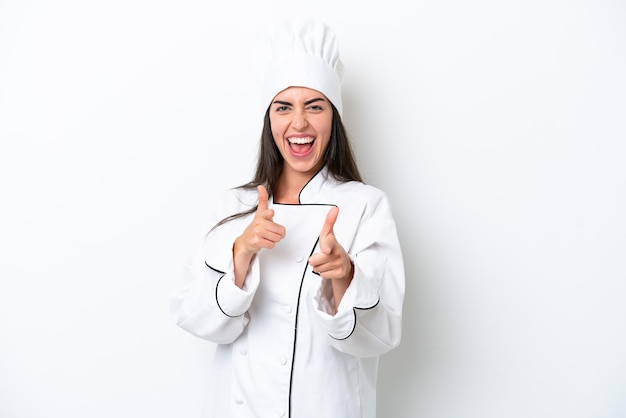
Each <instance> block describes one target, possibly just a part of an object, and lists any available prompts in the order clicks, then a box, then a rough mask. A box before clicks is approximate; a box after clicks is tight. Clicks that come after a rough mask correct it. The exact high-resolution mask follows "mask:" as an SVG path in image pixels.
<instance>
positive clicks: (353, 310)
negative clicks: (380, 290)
mask: <svg viewBox="0 0 626 418" xmlns="http://www.w3.org/2000/svg"><path fill="white" fill-rule="evenodd" d="M379 303H380V299H378V300H377V301H376V303H375V304H373V305H372V306H370V307H369V308H359V307H354V308H352V313H353V314H354V326H353V327H352V331H350V334H348V335H347V336H345V337H343V338H336V337H333V336H332V335H330V334H328V335H329V336H330V338H332V339H335V340H337V341H343V340H347V339H348V338H350V336H351V335H352V334H353V333H354V330H355V329H356V310H357V309H358V310H360V311H368V310H370V309H374V308H375V307H377V306H378V304H379Z"/></svg>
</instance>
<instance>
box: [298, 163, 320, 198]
mask: <svg viewBox="0 0 626 418" xmlns="http://www.w3.org/2000/svg"><path fill="white" fill-rule="evenodd" d="M324 167H325V166H322V168H320V169H319V170H317V173H315V174H313V176H311V178H310V179H309V181H307V182H306V184H305V185H304V186H303V187H302V189H300V193H298V203H302V201H301V200H300V195H301V194H302V191H303V190H304V189H306V186H308V185H309V183H310V182H311V181H312V180H313V179H314V178H315V177H317V175H318V174H319V173H320V172H321V171H322V170H323V169H324Z"/></svg>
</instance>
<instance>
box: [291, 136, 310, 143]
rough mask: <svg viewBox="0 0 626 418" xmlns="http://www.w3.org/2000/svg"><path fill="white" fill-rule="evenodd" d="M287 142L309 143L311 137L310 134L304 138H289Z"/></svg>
mask: <svg viewBox="0 0 626 418" xmlns="http://www.w3.org/2000/svg"><path fill="white" fill-rule="evenodd" d="M289 142H291V143H292V144H310V143H311V142H313V138H312V137H310V136H309V137H306V138H289Z"/></svg>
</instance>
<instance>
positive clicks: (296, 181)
mask: <svg viewBox="0 0 626 418" xmlns="http://www.w3.org/2000/svg"><path fill="white" fill-rule="evenodd" d="M312 177H313V176H312V175H310V174H309V173H299V172H293V171H290V170H289V169H288V168H284V169H283V171H282V173H280V177H279V178H278V184H277V187H276V190H275V191H274V202H275V203H284V204H296V205H297V204H299V203H300V199H299V198H300V192H301V191H302V189H303V188H304V186H306V184H307V183H308V182H309V180H311V178H312Z"/></svg>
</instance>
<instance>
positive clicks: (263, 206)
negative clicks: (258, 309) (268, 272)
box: [233, 185, 285, 287]
mask: <svg viewBox="0 0 626 418" xmlns="http://www.w3.org/2000/svg"><path fill="white" fill-rule="evenodd" d="M257 191H258V193H259V204H258V206H257V210H256V213H255V214H254V218H252V222H250V224H249V225H248V226H247V227H246V229H245V230H244V231H243V233H242V234H241V235H240V236H239V237H238V238H237V239H236V240H235V243H234V245H233V260H234V264H235V284H237V286H239V287H242V286H243V282H244V280H245V278H246V274H247V273H248V267H249V266H250V261H251V260H252V257H253V256H254V255H255V254H256V253H258V252H259V251H261V249H262V248H270V249H271V248H274V246H275V245H276V243H277V242H278V241H280V240H281V239H283V237H284V236H285V227H284V226H282V225H279V224H277V223H275V222H274V220H273V219H274V210H273V209H269V208H268V199H269V197H268V193H267V190H266V189H265V187H264V186H263V185H259V186H258V187H257Z"/></svg>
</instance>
